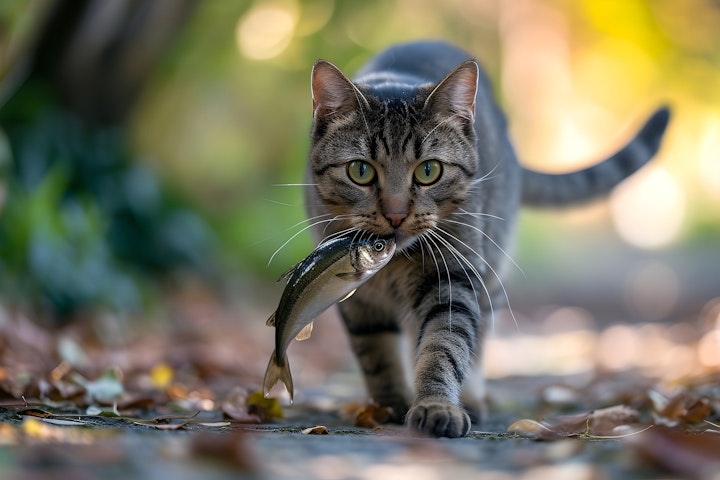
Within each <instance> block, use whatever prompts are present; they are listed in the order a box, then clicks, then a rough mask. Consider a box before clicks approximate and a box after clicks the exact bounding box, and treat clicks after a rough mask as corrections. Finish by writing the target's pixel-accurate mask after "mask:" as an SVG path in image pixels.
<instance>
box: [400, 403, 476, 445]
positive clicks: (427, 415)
mask: <svg viewBox="0 0 720 480" xmlns="http://www.w3.org/2000/svg"><path fill="white" fill-rule="evenodd" d="M406 421H407V425H408V427H410V428H414V429H415V430H418V431H420V432H423V433H427V434H429V435H432V436H434V437H449V438H458V437H464V436H465V435H467V434H468V432H469V431H470V416H469V415H468V414H467V413H466V412H465V410H464V409H463V408H462V407H459V406H457V405H453V404H452V403H449V402H443V401H442V400H425V401H419V402H417V403H415V405H413V407H412V408H411V409H410V411H409V412H408V414H407V420H406Z"/></svg>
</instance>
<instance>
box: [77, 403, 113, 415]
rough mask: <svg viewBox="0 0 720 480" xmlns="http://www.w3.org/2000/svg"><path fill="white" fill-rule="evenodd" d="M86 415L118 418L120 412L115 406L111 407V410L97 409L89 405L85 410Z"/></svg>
mask: <svg viewBox="0 0 720 480" xmlns="http://www.w3.org/2000/svg"><path fill="white" fill-rule="evenodd" d="M85 414H86V415H92V416H101V417H119V416H120V412H118V409H117V404H115V405H113V406H112V408H109V409H108V408H102V407H98V406H97V405H90V406H89V407H88V408H87V410H85Z"/></svg>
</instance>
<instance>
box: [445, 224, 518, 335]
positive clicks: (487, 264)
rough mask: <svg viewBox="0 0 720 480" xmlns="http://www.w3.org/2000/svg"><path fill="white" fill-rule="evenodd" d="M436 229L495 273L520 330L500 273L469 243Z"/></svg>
mask: <svg viewBox="0 0 720 480" xmlns="http://www.w3.org/2000/svg"><path fill="white" fill-rule="evenodd" d="M436 230H437V231H438V232H441V233H443V234H445V235H447V236H448V237H449V238H451V239H453V240H455V241H457V242H458V243H460V244H461V245H462V246H464V247H465V248H467V249H468V250H469V251H470V252H472V253H473V254H475V255H476V256H477V257H478V258H479V259H480V260H481V261H482V262H483V263H484V264H485V265H486V266H487V267H488V269H490V271H491V272H492V273H493V275H495V278H497V280H498V284H499V285H500V289H501V290H502V292H503V295H504V296H505V301H506V302H507V305H508V310H509V311H510V316H511V317H512V319H513V322H515V328H517V329H518V331H520V325H519V324H518V321H517V318H516V317H515V312H513V309H512V306H510V297H509V296H508V293H507V290H506V289H505V285H504V284H503V281H502V278H501V277H500V275H499V274H498V273H497V271H496V270H495V269H494V268H493V267H492V265H490V262H488V261H487V260H485V258H484V257H483V256H482V255H480V254H479V253H478V252H477V251H476V250H475V249H473V248H472V247H471V246H470V245H468V244H467V243H465V242H463V241H462V240H460V239H459V238H458V237H456V236H455V235H453V234H452V233H450V232H448V231H447V230H443V229H442V228H440V227H436Z"/></svg>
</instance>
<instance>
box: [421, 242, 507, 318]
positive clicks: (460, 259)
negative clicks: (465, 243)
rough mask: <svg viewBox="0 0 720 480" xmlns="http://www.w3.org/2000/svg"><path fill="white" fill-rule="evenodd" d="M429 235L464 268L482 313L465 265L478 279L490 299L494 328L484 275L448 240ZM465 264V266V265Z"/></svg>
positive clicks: (493, 312) (488, 292)
mask: <svg viewBox="0 0 720 480" xmlns="http://www.w3.org/2000/svg"><path fill="white" fill-rule="evenodd" d="M429 233H430V234H431V235H432V236H433V237H435V238H437V240H438V241H440V242H441V243H442V244H443V245H444V246H445V248H447V249H448V251H449V252H450V254H451V255H452V256H453V257H454V258H455V261H456V262H457V263H458V265H460V268H462V270H463V272H464V273H465V276H466V277H467V279H468V281H469V282H470V288H472V291H473V294H474V295H475V304H476V305H477V307H478V311H480V310H481V309H480V303H479V300H478V294H477V290H476V289H475V285H474V284H473V281H472V279H471V278H470V274H469V273H468V272H467V270H466V269H465V265H467V266H468V267H469V268H470V271H471V272H472V273H473V275H475V277H476V278H477V279H478V281H479V282H480V286H482V288H483V291H484V292H485V296H486V297H487V299H488V304H489V305H490V318H491V319H492V324H493V326H494V325H495V309H494V307H493V303H492V297H491V295H490V291H489V290H488V289H487V286H486V285H485V281H484V280H483V278H482V275H480V272H478V271H477V269H476V268H475V265H473V264H472V262H470V260H468V258H467V257H466V256H465V255H463V254H462V252H460V251H459V250H458V249H457V248H456V247H455V246H454V245H452V244H451V243H450V242H449V241H448V240H447V239H445V238H443V237H442V236H440V235H439V234H438V233H436V232H433V231H430V232H429ZM463 263H464V264H465V265H463ZM493 328H494V327H493Z"/></svg>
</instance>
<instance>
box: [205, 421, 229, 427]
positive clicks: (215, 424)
mask: <svg viewBox="0 0 720 480" xmlns="http://www.w3.org/2000/svg"><path fill="white" fill-rule="evenodd" d="M197 424H198V425H202V426H203V427H210V428H222V427H229V426H230V425H231V423H230V422H198V423H197Z"/></svg>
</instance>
